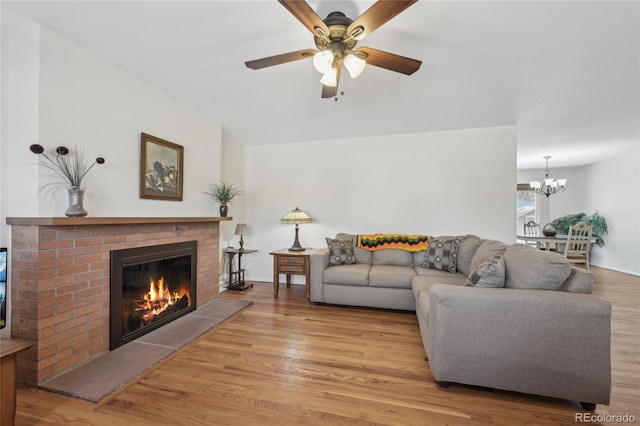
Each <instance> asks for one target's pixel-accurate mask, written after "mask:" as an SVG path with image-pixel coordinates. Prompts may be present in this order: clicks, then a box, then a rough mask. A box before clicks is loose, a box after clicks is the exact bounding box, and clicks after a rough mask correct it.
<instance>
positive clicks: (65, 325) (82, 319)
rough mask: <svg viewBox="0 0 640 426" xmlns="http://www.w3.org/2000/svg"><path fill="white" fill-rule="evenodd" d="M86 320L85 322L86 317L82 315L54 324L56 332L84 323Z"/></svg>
mask: <svg viewBox="0 0 640 426" xmlns="http://www.w3.org/2000/svg"><path fill="white" fill-rule="evenodd" d="M86 322H87V317H86V316H84V317H78V318H73V319H72V320H69V321H65V322H63V323H59V324H57V325H56V333H60V332H62V331H66V330H70V329H72V328H74V327H76V326H78V325H82V324H85V323H86Z"/></svg>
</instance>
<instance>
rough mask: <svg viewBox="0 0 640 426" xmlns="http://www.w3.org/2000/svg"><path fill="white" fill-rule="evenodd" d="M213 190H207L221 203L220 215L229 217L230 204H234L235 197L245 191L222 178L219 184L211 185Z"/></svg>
mask: <svg viewBox="0 0 640 426" xmlns="http://www.w3.org/2000/svg"><path fill="white" fill-rule="evenodd" d="M209 188H211V192H205V194H209V195H211V196H212V197H213V199H214V200H215V201H217V202H218V203H220V216H221V217H227V214H228V213H229V207H228V205H229V204H233V203H232V201H233V199H234V198H236V197H238V196H240V195H244V192H242V191H241V190H239V189H238V188H237V187H236V186H235V185H234V184H232V183H226V182H225V181H223V180H221V181H220V183H219V184H213V185H209Z"/></svg>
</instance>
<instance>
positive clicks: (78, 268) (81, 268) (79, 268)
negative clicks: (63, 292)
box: [58, 264, 89, 275]
mask: <svg viewBox="0 0 640 426" xmlns="http://www.w3.org/2000/svg"><path fill="white" fill-rule="evenodd" d="M88 270H89V265H87V264H81V265H73V266H68V267H64V268H60V269H58V274H59V275H73V274H80V273H83V272H87V271H88Z"/></svg>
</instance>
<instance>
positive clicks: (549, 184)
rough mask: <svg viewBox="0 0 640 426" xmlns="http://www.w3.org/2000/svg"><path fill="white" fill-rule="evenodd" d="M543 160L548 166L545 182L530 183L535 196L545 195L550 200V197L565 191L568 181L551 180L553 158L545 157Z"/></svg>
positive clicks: (545, 169)
mask: <svg viewBox="0 0 640 426" xmlns="http://www.w3.org/2000/svg"><path fill="white" fill-rule="evenodd" d="M542 158H544V159H545V161H546V166H545V168H544V181H542V182H539V181H533V182H529V186H531V191H532V192H533V193H534V194H543V195H545V196H546V197H547V198H549V195H552V194H555V193H556V192H558V191H564V188H565V185H566V184H567V180H566V179H558V180H555V179H551V178H549V175H550V174H551V171H549V158H551V156H550V155H545V156H544V157H542Z"/></svg>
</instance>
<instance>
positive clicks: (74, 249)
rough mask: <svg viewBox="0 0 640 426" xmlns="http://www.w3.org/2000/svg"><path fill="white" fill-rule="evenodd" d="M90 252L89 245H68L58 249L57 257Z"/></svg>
mask: <svg viewBox="0 0 640 426" xmlns="http://www.w3.org/2000/svg"><path fill="white" fill-rule="evenodd" d="M89 253H91V248H90V247H69V248H63V249H58V257H75V256H80V255H82V254H89Z"/></svg>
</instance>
